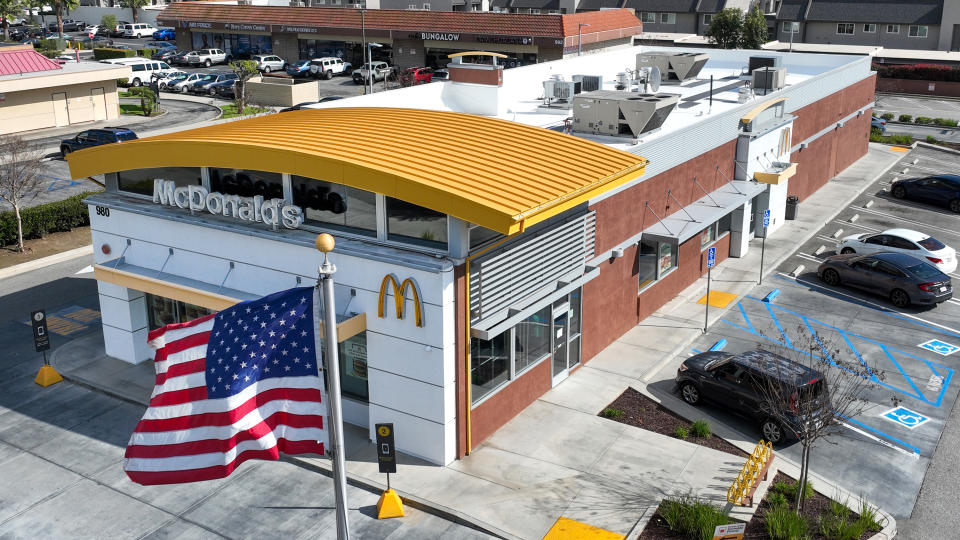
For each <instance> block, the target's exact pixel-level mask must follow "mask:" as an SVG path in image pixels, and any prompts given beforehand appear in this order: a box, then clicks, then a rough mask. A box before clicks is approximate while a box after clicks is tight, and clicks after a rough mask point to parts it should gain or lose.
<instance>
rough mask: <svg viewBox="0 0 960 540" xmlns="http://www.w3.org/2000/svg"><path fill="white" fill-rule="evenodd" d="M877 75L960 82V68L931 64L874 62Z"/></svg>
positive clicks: (885, 77) (886, 77)
mask: <svg viewBox="0 0 960 540" xmlns="http://www.w3.org/2000/svg"><path fill="white" fill-rule="evenodd" d="M873 70H874V71H876V72H877V76H878V77H880V78H884V79H916V80H924V81H948V82H960V68H956V67H951V66H939V65H933V64H913V65H890V66H887V65H883V64H874V65H873Z"/></svg>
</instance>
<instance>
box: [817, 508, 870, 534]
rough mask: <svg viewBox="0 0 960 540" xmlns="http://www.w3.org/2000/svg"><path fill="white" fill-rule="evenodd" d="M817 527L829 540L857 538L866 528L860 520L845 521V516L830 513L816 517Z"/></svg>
mask: <svg viewBox="0 0 960 540" xmlns="http://www.w3.org/2000/svg"><path fill="white" fill-rule="evenodd" d="M817 529H819V532H820V534H822V535H823V536H825V537H826V538H828V539H829V540H857V539H858V538H860V537H861V536H862V535H863V533H864V532H866V530H867V529H866V527H865V526H864V525H863V524H862V523H860V521H847V519H846V518H845V517H840V516H834V515H830V514H824V515H822V516H820V517H819V518H817Z"/></svg>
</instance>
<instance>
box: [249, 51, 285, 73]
mask: <svg viewBox="0 0 960 540" xmlns="http://www.w3.org/2000/svg"><path fill="white" fill-rule="evenodd" d="M250 59H251V60H253V61H254V62H256V63H257V69H259V70H260V71H262V72H264V73H270V72H271V71H283V68H285V67H287V61H286V60H284V59H283V58H280V57H279V56H275V55H272V54H257V55H254V56H251V57H250Z"/></svg>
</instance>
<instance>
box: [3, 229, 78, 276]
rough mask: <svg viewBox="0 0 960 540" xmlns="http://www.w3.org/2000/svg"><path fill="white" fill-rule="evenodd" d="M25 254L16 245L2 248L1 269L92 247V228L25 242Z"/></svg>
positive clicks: (54, 234)
mask: <svg viewBox="0 0 960 540" xmlns="http://www.w3.org/2000/svg"><path fill="white" fill-rule="evenodd" d="M23 244H24V248H25V249H26V252H25V253H19V252H17V251H16V244H13V245H9V246H2V247H0V268H7V267H8V266H13V265H16V264H20V263H25V262H29V261H32V260H35V259H40V258H43V257H47V256H49V255H55V254H57V253H60V252H63V251H69V250H71V249H74V248H78V247H82V246H88V245H90V227H77V228H75V229H73V230H70V231H66V232H57V233H50V234H48V235H46V236H44V237H43V238H34V239H32V240H24V241H23Z"/></svg>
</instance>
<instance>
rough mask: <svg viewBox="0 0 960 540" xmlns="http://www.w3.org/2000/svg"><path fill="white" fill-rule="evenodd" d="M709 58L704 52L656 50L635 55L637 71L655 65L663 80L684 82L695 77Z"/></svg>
mask: <svg viewBox="0 0 960 540" xmlns="http://www.w3.org/2000/svg"><path fill="white" fill-rule="evenodd" d="M709 59H710V55H709V54H706V53H689V52H667V51H656V52H649V53H640V54H638V55H637V71H639V70H641V69H643V68H649V67H654V66H655V67H657V68H659V69H660V73H661V75H662V76H663V82H670V81H673V82H681V83H682V82H684V81H687V80H690V79H696V78H697V75H698V74H700V70H701V69H703V66H704V65H705V64H706V63H707V60H709Z"/></svg>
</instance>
